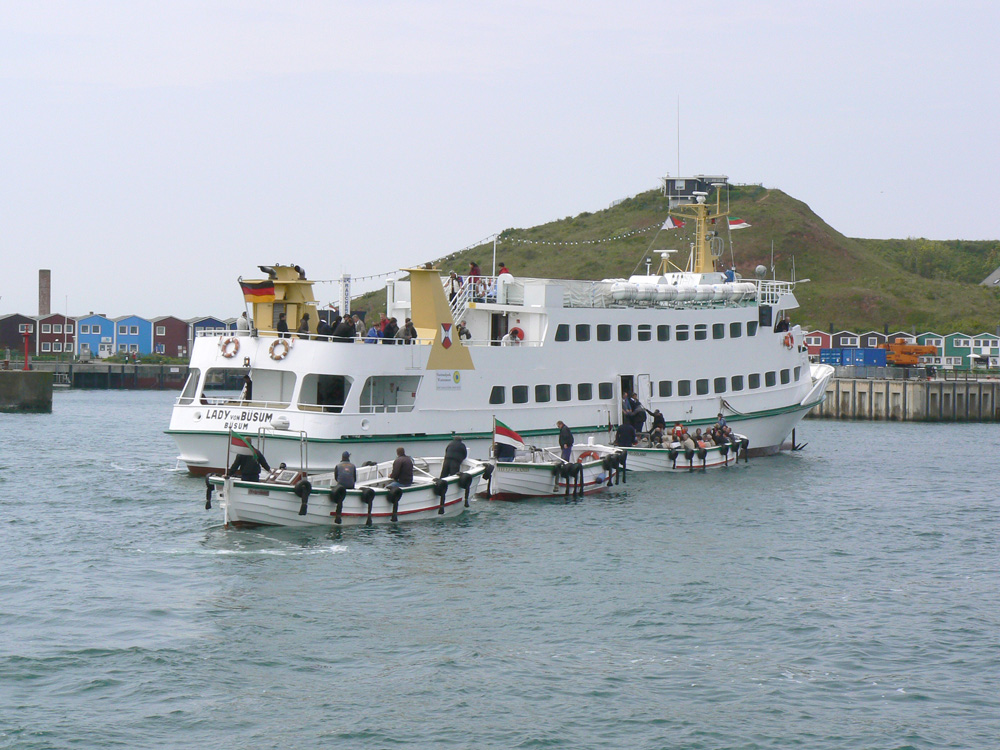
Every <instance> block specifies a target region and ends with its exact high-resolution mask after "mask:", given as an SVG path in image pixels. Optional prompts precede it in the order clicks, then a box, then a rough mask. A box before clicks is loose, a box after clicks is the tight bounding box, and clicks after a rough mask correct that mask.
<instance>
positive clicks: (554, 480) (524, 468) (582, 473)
mask: <svg viewBox="0 0 1000 750" xmlns="http://www.w3.org/2000/svg"><path fill="white" fill-rule="evenodd" d="M614 453H615V449H614V448H609V447H608V446H600V445H582V446H578V447H574V450H573V455H572V459H571V463H573V464H575V465H576V466H578V467H579V477H573V476H564V475H563V472H562V471H560V469H561V467H562V466H564V465H565V464H563V463H561V462H557V461H556V460H551V459H553V457H554V454H553V452H551V451H540V452H535V453H534V454H528V455H521V456H519V457H518V460H514V461H498V462H496V463H495V464H494V470H493V475H492V476H491V477H490V478H489V480H488V482H486V483H483V482H480V490H481V492H483V493H484V494H486V495H487V496H488V497H489V498H490V499H491V500H518V499H521V498H528V497H570V496H576V495H584V494H589V493H592V492H599V491H601V490H602V489H605V488H607V487H612V486H615V485H617V484H618V483H619V481H620V476H619V475H618V474H617V472H616V470H615V469H614V468H609V467H606V466H605V461H604V459H605V457H606V456H610V455H612V454H614ZM588 454H590V455H588ZM581 458H582V460H581ZM547 459H549V460H547Z"/></svg>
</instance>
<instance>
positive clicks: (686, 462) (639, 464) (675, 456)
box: [625, 445, 746, 471]
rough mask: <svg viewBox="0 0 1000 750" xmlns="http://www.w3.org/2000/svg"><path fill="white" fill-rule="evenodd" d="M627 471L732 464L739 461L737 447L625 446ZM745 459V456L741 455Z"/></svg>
mask: <svg viewBox="0 0 1000 750" xmlns="http://www.w3.org/2000/svg"><path fill="white" fill-rule="evenodd" d="M625 450H626V452H627V453H628V462H627V464H626V466H627V468H628V471H694V470H696V469H698V470H701V469H715V468H719V467H723V466H733V465H735V464H737V463H738V462H739V456H738V453H739V448H738V446H735V445H728V446H725V448H724V447H723V446H719V445H716V446H713V447H711V448H705V449H704V456H702V452H701V451H699V450H698V449H695V450H693V451H692V452H691V456H690V457H688V455H687V452H686V451H685V450H684V449H683V448H681V447H679V446H677V447H671V448H640V447H636V448H626V449H625ZM743 458H744V460H746V457H745V456H744V457H743Z"/></svg>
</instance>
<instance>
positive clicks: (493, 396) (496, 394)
mask: <svg viewBox="0 0 1000 750" xmlns="http://www.w3.org/2000/svg"><path fill="white" fill-rule="evenodd" d="M506 400H507V389H506V388H504V387H503V386H502V385H495V386H493V390H492V391H490V403H491V404H502V403H504V401H506Z"/></svg>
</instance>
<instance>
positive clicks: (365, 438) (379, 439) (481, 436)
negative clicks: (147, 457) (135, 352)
mask: <svg viewBox="0 0 1000 750" xmlns="http://www.w3.org/2000/svg"><path fill="white" fill-rule="evenodd" d="M824 399H825V394H824V396H823V397H822V398H819V399H817V400H816V401H814V402H813V403H811V404H807V405H805V406H802V405H801V404H794V405H793V406H781V407H778V408H777V409H765V410H763V411H755V412H750V413H749V414H733V415H732V416H727V417H726V421H727V422H744V421H747V420H750V419H761V418H765V417H776V416H779V415H781V414H790V413H792V412H797V411H809V410H810V409H812V408H813V407H815V406H818V405H819V404H821V403H823V401H824ZM677 421H681V422H683V423H684V424H685V425H693V426H695V427H697V426H698V425H711V424H715V421H716V420H715V419H714V418H713V419H684V420H675V419H668V420H667V422H668V423H669V422H677ZM668 426H669V425H668ZM573 429H574V430H575V431H577V432H608V425H606V424H599V425H589V426H585V427H573ZM518 432H519V433H520V435H521V436H522V437H525V438H528V437H544V436H548V435H558V434H559V430H558V429H556V428H554V427H553V428H550V429H544V430H518ZM165 433H166V434H167V435H219V436H225V435H228V434H229V432H228V431H226V430H214V431H211V432H206V431H202V430H165ZM456 434H459V435H462V437H464V438H465V439H466V440H492V439H493V433H492V432H442V433H435V434H430V435H428V434H417V435H405V434H396V435H345V436H343V437H339V438H309V442H310V443H333V444H337V443H394V442H398V441H400V440H405V441H407V442H412V443H419V442H429V441H432V440H451V439H452V437H454V436H455V435H456ZM267 439H268V440H293V441H295V442H299V437H298V436H296V435H275V434H273V433H268V434H267Z"/></svg>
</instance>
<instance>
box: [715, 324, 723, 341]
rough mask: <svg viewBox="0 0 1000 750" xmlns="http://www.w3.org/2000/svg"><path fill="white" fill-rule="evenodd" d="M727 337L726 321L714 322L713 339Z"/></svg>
mask: <svg viewBox="0 0 1000 750" xmlns="http://www.w3.org/2000/svg"><path fill="white" fill-rule="evenodd" d="M725 337H726V324H725V323H713V324H712V338H713V339H724V338H725Z"/></svg>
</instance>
